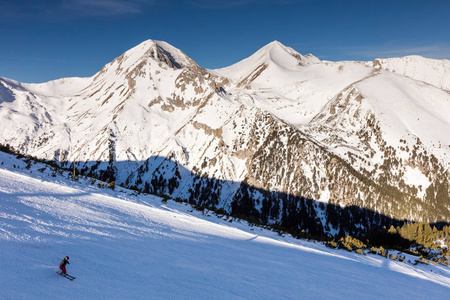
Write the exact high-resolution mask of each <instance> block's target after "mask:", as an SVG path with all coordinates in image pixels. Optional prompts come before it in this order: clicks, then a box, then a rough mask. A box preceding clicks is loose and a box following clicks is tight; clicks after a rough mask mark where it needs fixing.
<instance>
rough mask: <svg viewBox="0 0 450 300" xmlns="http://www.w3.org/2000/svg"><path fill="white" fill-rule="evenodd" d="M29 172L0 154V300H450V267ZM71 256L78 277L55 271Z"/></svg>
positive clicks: (70, 267) (71, 269)
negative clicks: (362, 251) (339, 246)
mask: <svg viewBox="0 0 450 300" xmlns="http://www.w3.org/2000/svg"><path fill="white" fill-rule="evenodd" d="M25 166H26V163H25V162H23V161H19V160H17V159H16V158H15V157H13V156H10V155H6V154H3V153H1V152H0V253H1V255H0V298H1V299H330V298H333V299H349V298H356V297H364V298H365V299H446V298H448V297H449V296H450V269H449V268H445V267H442V266H427V265H417V266H414V265H412V264H408V263H400V262H398V261H392V260H389V259H385V258H383V257H380V256H375V255H366V256H363V255H358V254H355V253H349V252H347V251H344V250H332V249H329V248H326V247H325V246H324V245H323V244H320V243H314V242H311V241H305V240H297V239H294V238H292V237H290V236H279V235H278V234H277V233H274V232H271V231H268V230H265V229H262V228H259V227H251V226H248V225H247V224H246V223H245V222H239V221H233V222H231V223H230V222H229V220H225V219H226V218H225V217H224V218H222V219H221V218H218V217H216V216H215V215H212V214H211V213H209V212H206V211H205V212H204V213H202V212H199V211H191V210H192V208H191V207H190V206H188V205H186V204H180V203H176V202H173V201H168V202H167V203H163V202H162V201H161V199H160V198H158V197H155V196H149V195H143V194H140V195H135V194H133V193H132V192H130V191H128V190H122V189H120V188H117V189H116V190H115V191H112V190H110V189H105V188H98V187H97V186H96V185H91V184H89V181H90V180H88V179H81V180H80V181H79V182H75V183H73V182H72V181H70V180H69V179H67V178H66V177H63V176H61V175H57V176H56V177H52V176H50V175H51V171H50V170H48V169H47V170H42V169H41V168H42V166H41V165H33V166H31V167H30V168H29V169H27V168H25ZM39 169H41V171H39ZM66 255H68V256H69V257H70V260H69V261H70V265H68V266H67V270H68V273H69V274H71V275H73V276H75V277H76V278H77V279H75V280H74V281H69V280H67V279H65V278H63V277H61V276H58V275H57V274H56V271H57V266H58V264H59V262H60V260H61V259H62V258H63V257H64V256H66ZM406 260H408V257H407V259H406Z"/></svg>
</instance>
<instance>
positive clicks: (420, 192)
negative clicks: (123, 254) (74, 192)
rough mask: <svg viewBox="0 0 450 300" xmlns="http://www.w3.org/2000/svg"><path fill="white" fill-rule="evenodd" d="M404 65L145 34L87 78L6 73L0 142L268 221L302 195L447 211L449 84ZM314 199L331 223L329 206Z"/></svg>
mask: <svg viewBox="0 0 450 300" xmlns="http://www.w3.org/2000/svg"><path fill="white" fill-rule="evenodd" d="M420 61H422V60H419V62H420ZM424 61H425V62H426V64H427V67H426V68H425V70H429V66H430V65H433V64H432V61H430V60H424ZM398 64H399V62H397V61H396V62H395V66H397V67H396V68H394V69H392V70H391V67H390V64H389V61H379V63H376V62H326V61H320V60H318V59H317V58H315V57H313V56H308V57H307V56H302V55H301V54H299V53H298V52H296V51H295V50H293V49H292V48H289V47H286V46H284V45H282V44H281V43H279V42H277V41H274V42H272V43H270V44H268V45H266V46H265V47H263V48H261V49H260V50H259V51H257V52H256V53H255V54H253V55H252V56H250V57H249V58H247V59H244V60H242V61H241V62H238V63H236V64H234V65H232V66H230V67H228V68H223V69H217V70H207V69H204V68H202V67H200V66H198V64H197V63H195V62H194V61H193V60H192V59H190V58H189V57H188V56H187V55H186V54H184V53H183V52H182V51H181V50H178V49H176V48H175V47H173V46H171V45H169V44H167V43H165V42H161V41H153V40H148V41H144V42H143V43H141V44H139V45H137V46H136V47H134V48H132V49H130V50H129V51H126V52H125V53H123V54H122V55H121V56H119V57H118V58H116V59H114V60H113V61H112V62H111V63H109V64H107V65H105V67H104V68H103V69H102V70H101V71H99V72H98V73H97V74H95V75H93V76H92V77H89V78H74V79H70V78H67V79H61V80H57V81H51V82H48V83H44V84H21V83H17V82H14V81H9V80H7V79H2V78H0V97H1V98H0V101H1V102H0V119H1V120H2V123H3V124H4V128H5V130H4V131H2V132H1V133H0V143H1V144H9V145H10V146H12V147H13V148H14V149H16V150H18V151H20V152H21V153H24V154H27V155H32V156H35V157H37V158H40V159H45V160H49V161H53V162H55V163H57V164H59V165H61V166H69V165H71V164H72V163H73V162H75V165H76V167H77V169H78V170H79V171H81V172H82V173H86V174H91V175H93V176H97V177H100V178H101V179H102V180H107V181H115V182H116V183H118V184H122V185H124V186H127V187H133V188H136V189H140V190H144V191H147V192H152V193H157V194H166V195H170V196H173V197H178V198H180V199H184V200H185V201H190V202H194V203H198V204H201V205H205V206H208V207H214V208H220V207H222V208H224V209H226V210H227V211H228V212H230V213H233V212H234V213H240V214H246V215H247V216H249V217H252V218H255V219H259V220H264V222H268V223H283V222H285V221H286V220H287V219H289V220H290V219H292V216H293V215H298V213H299V212H300V211H301V210H302V209H305V208H306V207H305V205H306V204H305V202H304V199H314V200H318V201H320V202H322V203H325V204H326V203H329V204H333V205H339V206H360V207H362V208H365V209H371V210H373V211H374V212H377V213H382V214H385V215H387V216H390V217H394V218H397V219H409V220H418V221H423V220H428V221H430V222H434V221H448V220H450V211H449V209H448V206H447V204H446V203H448V201H449V192H450V187H449V185H448V182H447V179H448V178H450V174H449V168H448V166H449V163H450V141H449V138H448V136H447V135H446V134H445V132H450V124H449V122H448V120H449V119H450V118H446V112H449V111H450V95H449V93H448V92H447V90H445V89H444V88H442V89H441V88H439V87H438V86H436V85H432V84H431V83H425V82H424V81H423V80H419V79H424V78H425V79H427V78H428V77H423V76H422V77H421V76H419V75H418V74H416V73H414V72H412V71H407V72H406V71H405V72H406V73H405V72H404V73H405V74H409V75H411V76H405V75H402V74H400V73H402V72H401V71H402V70H403V69H401V68H399V67H398ZM414 64H417V61H414ZM387 69H389V70H387ZM410 69H411V68H409V69H407V70H410ZM395 70H401V71H397V72H395ZM405 70H406V69H405ZM439 70H440V69H439ZM426 72H429V71H426ZM443 76H444V77H445V73H444V74H443ZM413 77H416V78H418V79H414V78H413ZM436 77H437V76H434V77H432V78H436ZM429 81H430V80H429ZM440 82H446V80H443V81H440ZM443 86H445V85H443ZM66 87H67V88H66ZM381 87H382V88H381ZM393 99H395V101H393ZM447 128H448V130H446V129H447ZM119 162H120V164H119ZM118 165H120V166H121V167H120V169H119V168H118V167H117V166H118ZM183 168H185V169H186V170H188V171H189V173H188V172H183V171H181V170H182V169H183ZM223 180H225V181H226V182H229V183H227V184H221V183H220V182H221V181H223ZM446 182H447V183H446ZM271 191H274V192H282V193H286V195H287V196H286V199H281V198H276V197H273V196H270V192H271ZM302 199H303V200H302ZM286 207H289V209H288V210H286ZM242 208H243V209H242ZM307 209H308V210H309V211H310V212H311V214H312V217H313V219H314V218H316V219H317V220H316V222H320V223H321V224H323V225H324V227H326V225H327V224H331V223H330V222H331V213H328V212H326V208H325V209H322V208H319V207H318V206H314V207H310V208H307ZM421 210H425V211H421ZM289 215H291V217H289ZM369 219H370V217H369ZM297 221H298V223H296V224H293V225H292V230H294V231H295V230H301V229H302V226H304V225H302V224H303V223H302V220H297ZM333 222H334V221H333ZM371 222H373V226H374V227H376V226H377V222H376V220H375V219H374V220H372V221H370V220H369V222H366V224H370V223H371ZM334 225H335V226H334V227H333V228H334V229H333V230H331V229H330V230H328V232H330V233H333V232H334V233H337V232H341V233H342V232H345V230H343V229H342V228H343V227H342V226H343V224H339V223H337V224H334ZM378 225H379V224H378ZM367 226H370V225H366V227H367ZM366 227H365V228H363V230H368V229H369V228H366Z"/></svg>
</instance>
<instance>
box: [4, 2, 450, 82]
mask: <svg viewBox="0 0 450 300" xmlns="http://www.w3.org/2000/svg"><path fill="white" fill-rule="evenodd" d="M147 39H156V40H163V41H166V42H168V43H170V44H172V45H173V46H175V47H177V48H179V49H181V50H182V51H183V52H185V53H186V54H187V55H188V56H190V57H191V58H192V59H194V60H195V61H196V62H197V63H198V64H199V65H200V66H202V67H204V68H209V69H214V68H221V67H225V66H229V65H231V64H233V63H236V62H238V61H240V60H241V59H243V58H246V57H248V56H250V55H251V54H253V53H254V52H255V51H257V50H258V49H259V48H261V47H263V46H264V45H266V44H268V43H269V42H271V41H273V40H278V41H280V42H281V43H283V44H284V45H286V46H289V47H292V48H294V49H295V50H297V51H298V52H300V53H302V54H308V53H312V54H314V55H315V56H317V57H319V58H320V59H325V60H332V61H338V60H373V59H374V58H377V57H398V56H405V55H412V54H418V55H422V56H425V57H430V58H446V59H450V1H447V0H442V1H434V0H427V1H418V0H417V1H416V0H408V1H402V0H347V1H345V0H229V1H224V0H129V1H125V0H11V1H10V0H0V76H2V77H7V78H11V79H15V80H18V81H22V82H44V81H48V80H52V79H57V78H61V77H72V76H77V77H85V76H92V75H93V74H95V73H96V72H98V71H99V70H100V69H101V68H102V67H103V66H104V65H105V64H106V63H108V62H110V61H112V60H113V59H114V58H115V57H117V56H119V55H120V54H122V53H123V52H125V51H126V50H128V49H130V48H132V47H134V46H136V45H137V44H139V43H141V42H142V41H144V40H147Z"/></svg>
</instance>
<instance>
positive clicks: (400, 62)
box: [373, 55, 450, 91]
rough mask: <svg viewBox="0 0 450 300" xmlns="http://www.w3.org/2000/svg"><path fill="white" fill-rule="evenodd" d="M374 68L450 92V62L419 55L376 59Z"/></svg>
mask: <svg viewBox="0 0 450 300" xmlns="http://www.w3.org/2000/svg"><path fill="white" fill-rule="evenodd" d="M373 66H374V67H377V66H379V67H381V68H383V69H385V70H388V71H391V72H395V73H398V74H401V75H404V76H408V77H411V78H414V79H416V80H420V81H423V82H426V83H429V84H432V85H434V86H436V87H439V88H441V89H444V90H447V91H450V76H449V75H448V74H450V60H448V59H430V58H425V57H422V56H419V55H411V56H405V57H398V58H386V59H380V58H378V59H375V60H374V61H373Z"/></svg>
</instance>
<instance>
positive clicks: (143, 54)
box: [124, 40, 195, 69]
mask: <svg viewBox="0 0 450 300" xmlns="http://www.w3.org/2000/svg"><path fill="white" fill-rule="evenodd" d="M124 55H125V56H127V57H129V58H130V59H131V60H139V59H141V58H148V57H150V58H153V59H156V60H159V61H161V62H164V63H166V64H167V65H168V66H169V67H171V68H177V69H180V68H182V67H187V66H190V65H192V64H195V62H194V61H193V60H192V59H191V58H189V57H188V56H187V55H186V54H185V53H183V52H182V51H181V50H180V49H178V48H175V47H174V46H172V45H170V44H169V43H167V42H164V41H157V40H146V41H144V42H142V43H140V44H139V45H137V46H135V47H133V48H131V49H130V50H128V51H127V52H125V53H124Z"/></svg>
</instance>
